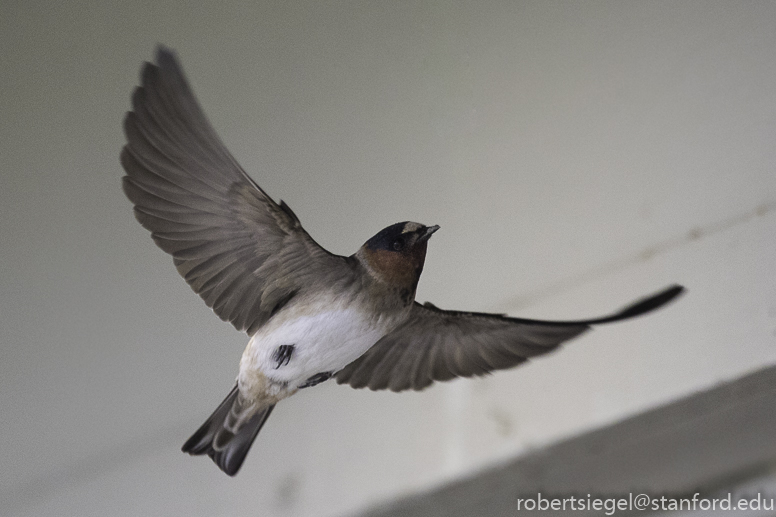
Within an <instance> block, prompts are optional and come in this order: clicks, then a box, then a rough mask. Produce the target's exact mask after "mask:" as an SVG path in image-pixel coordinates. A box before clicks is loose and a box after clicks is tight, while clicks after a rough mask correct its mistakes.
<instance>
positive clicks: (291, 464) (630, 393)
mask: <svg viewBox="0 0 776 517" xmlns="http://www.w3.org/2000/svg"><path fill="white" fill-rule="evenodd" d="M289 3H290V2H277V3H271V4H270V3H266V2H261V3H259V2H236V1H232V0H227V1H225V2H219V3H218V4H216V3H204V2H180V1H179V2H171V1H159V2H146V3H140V2H132V1H128V2H83V1H82V2H63V3H56V2H38V3H35V2H27V3H23V2H6V3H4V4H3V7H2V16H0V47H1V48H2V49H3V51H2V53H1V54H2V58H0V70H2V72H1V73H0V92H2V95H0V174H1V175H2V176H0V178H1V179H0V182H2V183H1V184H0V185H1V186H2V188H0V203H1V204H0V206H1V207H2V217H0V242H2V245H1V246H0V289H2V293H3V297H2V300H0V315H2V325H0V415H1V417H0V436H2V437H3V440H2V445H1V446H0V465H2V472H3V475H2V476H0V514H3V515H14V516H17V515H18V516H61V515H72V516H79V517H80V516H91V515H94V516H104V515H111V516H124V515H127V516H129V515H144V516H145V515H187V516H191V515H203V516H204V515H207V516H217V515H263V516H286V515H293V516H313V515H315V516H316V517H325V516H334V515H339V514H342V513H345V512H351V511H356V510H358V509H359V508H361V507H363V506H364V505H365V504H367V503H370V502H375V501H380V500H387V499H390V498H392V497H394V496H396V495H398V494H402V493H406V492H407V491H412V490H417V489H420V488H422V487H427V486H431V485H433V484H435V483H439V482H441V481H442V480H443V479H449V478H451V477H456V476H459V475H462V474H465V473H467V472H471V471H473V469H476V468H478V467H481V466H483V465H486V464H489V463H491V462H496V461H499V460H502V459H505V458H509V457H513V456H514V455H517V454H519V453H521V452H523V451H526V450H528V449H530V448H534V447H537V446H541V445H543V444H546V443H550V442H552V441H553V440H557V439H559V438H561V437H564V436H571V435H574V434H576V433H578V432H580V431H582V430H586V429H590V428H593V427H596V426H600V425H604V424H606V423H610V422H613V421H616V420H618V419H620V418H623V417H625V416H627V415H632V414H635V413H638V412H639V411H642V410H644V409H646V408H649V407H653V406H655V405H657V404H660V403H663V402H666V401H669V400H673V399H676V398H678V397H681V396H683V395H686V394H687V393H690V392H693V391H696V390H699V389H701V388H704V387H708V386H710V385H713V384H715V383H717V382H719V381H720V380H723V379H731V378H735V377H737V376H739V375H741V374H743V373H745V372H748V371H751V370H753V369H756V368H758V367H761V366H764V365H769V364H774V363H776V330H775V327H776V275H774V274H773V268H774V264H776V238H774V237H776V172H775V171H774V165H775V164H776V145H774V142H775V141H776V88H774V84H776V61H775V60H774V55H776V31H774V30H773V26H774V23H776V4H774V3H773V2H763V3H757V2H746V3H743V2H717V3H715V2H567V3H555V2H548V1H538V2H506V1H505V2H455V3H453V2H423V3H421V2H417V3H409V2H314V1H313V2H305V3H294V6H293V7H292V6H289V5H288V4H289ZM157 42H162V43H165V44H167V45H170V46H172V47H173V48H175V49H177V50H178V52H179V54H180V56H181V58H182V60H183V63H184V66H185V69H186V71H187V73H188V75H189V78H190V80H191V82H192V83H193V86H194V88H195V91H196V93H197V94H198V96H199V98H200V101H201V102H202V104H203V105H204V107H205V110H206V112H207V113H208V114H209V116H210V117H211V120H212V122H213V123H214V125H215V126H216V128H217V130H218V131H219V132H220V134H221V136H222V138H223V139H224V141H225V142H226V143H227V145H228V147H229V148H230V149H231V150H232V151H233V153H234V154H235V156H236V157H237V158H238V160H239V161H240V162H241V163H242V165H243V166H244V167H245V169H246V170H248V171H249V172H250V173H251V174H252V175H253V177H254V178H255V179H256V180H257V181H258V182H259V183H260V184H261V185H262V186H263V187H264V188H265V189H266V190H267V191H268V192H269V193H270V194H272V195H273V196H275V197H276V198H282V199H284V200H286V201H287V202H288V203H289V205H290V206H291V207H292V208H293V209H294V210H295V212H296V213H297V214H298V215H299V217H300V218H301V219H302V221H303V223H304V224H305V226H306V227H307V229H308V230H309V231H310V233H311V234H313V235H314V236H315V237H316V238H317V239H318V240H319V242H321V244H323V245H324V246H326V247H327V248H329V249H331V250H332V251H334V252H337V253H342V254H350V253H352V252H353V251H355V249H356V248H357V247H358V246H359V245H360V244H361V243H362V242H363V241H365V240H366V239H367V238H369V237H370V236H371V235H372V234H374V233H375V232H376V231H377V230H379V229H381V228H382V227H384V226H386V225H388V224H391V223H394V222H397V221H403V220H407V219H410V220H417V221H421V222H424V223H427V224H439V225H441V226H442V230H441V231H440V232H439V233H437V234H436V235H435V236H434V238H433V239H432V241H431V247H430V250H429V254H428V258H427V263H426V271H425V272H424V274H423V279H422V280H421V284H420V288H419V293H418V298H419V299H420V300H421V301H424V300H431V301H433V302H434V303H436V304H438V305H440V306H442V307H444V308H461V309H471V310H488V311H505V312H509V313H510V314H516V315H523V316H531V317H543V318H577V317H585V316H593V315H597V314H598V313H603V312H607V311H610V310H612V309H615V308H618V307H619V306H621V305H622V304H624V303H627V302H629V301H630V300H631V299H633V298H636V297H639V296H641V295H644V294H647V293H649V292H651V291H652V290H655V289H657V288H660V287H662V286H663V285H665V284H668V283H671V282H681V283H684V284H685V285H687V286H688V288H689V294H688V295H687V296H686V297H685V298H683V299H682V300H681V301H680V302H679V303H677V304H675V305H673V306H671V307H670V308H668V309H666V310H664V311H662V312H660V313H658V314H654V315H652V316H650V317H646V318H643V319H640V320H637V321H632V322H628V323H623V324H619V325H613V326H611V327H606V328H601V329H599V330H597V331H596V332H593V333H590V334H588V335H586V336H585V337H584V338H581V339H579V340H577V341H575V342H573V343H572V344H569V346H567V347H565V348H564V349H563V350H562V351H560V352H559V353H557V354H554V355H552V356H550V357H547V358H546V359H542V360H539V361H536V362H535V363H533V364H530V365H528V366H525V367H522V368H518V369H516V370H514V371H509V372H501V373H498V374H497V375H494V376H492V377H490V378H487V379H482V380H476V381H462V382H460V381H459V382H453V383H448V384H444V385H439V386H436V387H433V388H431V389H428V390H426V391H424V392H422V393H418V394H414V393H413V394H402V395H395V394H390V393H389V394H386V393H370V392H363V391H354V390H351V389H349V388H346V387H342V386H337V385H334V384H332V383H327V384H324V385H321V386H320V387H319V388H317V389H315V390H309V391H308V392H307V393H302V394H300V395H299V396H297V397H294V398H292V399H290V400H288V401H286V402H284V403H283V404H282V405H281V406H279V407H278V408H277V410H276V411H275V412H274V413H273V415H272V418H271V419H270V421H269V422H268V424H267V426H266V428H265V429H264V430H263V431H262V434H261V436H260V437H259V440H258V441H257V443H256V445H255V446H254V450H253V451H252V452H251V454H250V455H249V457H248V460H247V462H246V464H245V466H244V468H243V470H242V472H241V473H240V475H239V476H238V477H237V478H235V479H229V478H227V477H226V476H224V475H223V474H222V473H221V472H220V471H218V470H217V469H216V468H215V467H214V466H213V465H212V464H211V463H210V462H209V461H206V460H204V459H201V458H197V459H192V458H189V457H188V456H185V455H183V454H182V453H180V451H179V447H180V445H181V444H182V443H183V441H184V440H185V439H186V438H187V437H188V436H189V434H190V433H191V432H192V431H193V430H195V429H196V427H197V426H198V425H199V424H200V423H201V422H202V421H203V419H204V418H205V417H206V416H207V415H208V414H209V413H210V411H211V410H212V409H213V408H214V407H215V405H216V404H217V403H218V402H219V401H220V400H221V398H222V397H223V395H225V393H226V392H227V391H228V389H229V387H230V386H231V382H232V380H233V378H234V376H235V374H236V368H237V361H238V360H239V356H240V353H241V351H242V348H243V346H244V345H245V342H246V337H245V336H243V335H240V334H239V333H237V332H235V331H234V330H233V329H232V328H231V327H230V326H229V325H227V324H225V323H222V322H221V321H220V320H218V318H216V317H215V316H214V315H213V314H212V313H211V312H210V310H209V309H207V308H206V307H205V306H204V304H203V303H202V302H201V300H200V299H199V298H198V297H197V296H196V295H194V294H193V293H192V292H191V291H190V290H189V288H188V287H187V286H186V284H185V283H184V282H183V281H182V280H181V279H180V278H179V277H178V275H177V273H176V272H175V270H174V268H173V267H172V264H171V261H170V259H169V257H167V256H165V254H164V253H162V252H161V251H160V250H158V249H157V248H156V247H155V246H154V245H153V243H152V242H151V239H150V238H149V236H148V235H147V234H146V232H145V231H144V230H143V229H142V228H141V227H140V226H139V225H138V224H137V223H136V222H135V221H134V219H133V217H132V214H131V209H130V204H129V202H128V201H127V200H126V199H125V198H124V196H123V194H122V193H121V190H120V181H119V178H120V176H121V175H122V171H121V169H120V166H119V164H118V152H119V149H120V147H121V145H122V139H123V137H122V134H121V120H122V117H123V114H124V112H125V111H126V110H127V109H128V107H129V96H130V93H131V91H132V88H133V87H134V85H135V84H137V80H138V70H139V67H140V64H141V62H142V61H143V60H144V59H150V58H151V56H152V53H153V48H154V45H155V44H156V43H157Z"/></svg>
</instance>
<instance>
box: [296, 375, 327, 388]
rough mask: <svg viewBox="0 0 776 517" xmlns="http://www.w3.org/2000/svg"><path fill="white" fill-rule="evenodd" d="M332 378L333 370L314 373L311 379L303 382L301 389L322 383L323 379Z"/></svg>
mask: <svg viewBox="0 0 776 517" xmlns="http://www.w3.org/2000/svg"><path fill="white" fill-rule="evenodd" d="M330 378H331V372H321V373H316V374H315V375H313V376H312V377H310V378H309V379H307V380H306V381H305V382H304V384H302V385H301V386H299V389H302V388H310V387H312V386H315V385H316V384H320V383H322V382H323V381H327V380H329V379H330Z"/></svg>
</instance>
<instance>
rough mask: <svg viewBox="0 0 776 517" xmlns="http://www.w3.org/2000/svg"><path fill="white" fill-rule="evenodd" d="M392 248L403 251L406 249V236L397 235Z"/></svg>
mask: <svg viewBox="0 0 776 517" xmlns="http://www.w3.org/2000/svg"><path fill="white" fill-rule="evenodd" d="M391 248H393V249H394V251H401V250H403V249H404V237H396V238H395V239H394V240H393V242H392V243H391Z"/></svg>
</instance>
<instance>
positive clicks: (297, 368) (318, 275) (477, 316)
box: [121, 48, 682, 475]
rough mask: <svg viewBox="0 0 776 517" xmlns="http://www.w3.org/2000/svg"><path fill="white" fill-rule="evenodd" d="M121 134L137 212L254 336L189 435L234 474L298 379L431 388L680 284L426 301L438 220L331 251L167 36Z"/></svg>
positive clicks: (215, 303)
mask: <svg viewBox="0 0 776 517" xmlns="http://www.w3.org/2000/svg"><path fill="white" fill-rule="evenodd" d="M124 131H125V134H126V138H127V144H126V145H125V146H124V148H123V150H122V152H121V164H122V166H123V167H124V170H125V171H126V176H124V178H123V187H124V192H125V193H126V195H127V197H129V199H130V200H131V201H132V203H133V204H134V213H135V216H136V217H137V220H138V221H139V222H140V224H141V225H143V226H144V227H145V228H146V229H148V230H149V231H150V232H151V237H152V238H153V240H154V242H156V244H157V245H158V246H159V247H160V248H162V249H163V250H164V251H166V252H167V253H169V254H171V255H172V257H173V262H174V264H175V267H176V268H177V269H178V272H179V273H180V274H181V275H182V276H183V277H184V278H185V279H186V282H188V284H189V285H190V286H191V288H192V289H193V290H194V291H195V292H196V293H197V294H199V295H200V296H201V297H202V298H203V299H204V300H205V303H206V304H207V305H208V307H211V308H212V309H213V312H215V313H216V315H217V316H219V317H220V318H221V319H223V320H225V321H228V322H230V323H231V324H232V325H234V327H235V328H237V329H238V330H241V331H245V332H247V334H248V335H249V336H250V341H249V342H248V345H247V347H246V348H245V352H244V353H243V355H242V358H241V360H240V368H239V373H238V375H237V382H236V384H235V386H234V388H233V389H232V391H231V392H230V393H229V395H227V397H226V399H224V401H223V402H222V403H221V405H220V406H218V408H217V409H216V410H215V412H213V414H212V415H211V416H210V418H208V419H207V421H206V422H205V423H204V424H203V425H202V426H201V427H200V428H199V430H197V431H196V432H195V433H194V434H193V435H192V436H191V438H190V439H189V440H188V441H187V442H186V443H185V444H184V445H183V451H184V452H188V453H190V454H192V455H199V454H207V455H208V456H210V457H211V458H212V459H213V461H214V462H215V463H216V464H217V465H218V466H219V467H220V468H221V469H222V470H223V471H224V472H226V473H227V474H229V475H234V474H236V473H237V471H238V470H239V468H240V466H241V465H242V463H243V460H244V459H245V456H246V454H247V453H248V449H249V448H250V446H251V444H252V443H253V441H254V439H255V438H256V435H257V434H258V432H259V430H260V429H261V427H262V426H263V425H264V422H265V421H266V420H267V417H268V416H269V414H270V412H271V411H272V409H273V408H274V407H275V404H277V403H278V402H280V401H281V400H283V399H284V398H286V397H288V396H290V395H293V394H294V393H296V392H297V391H298V390H300V389H304V388H308V387H312V386H315V385H316V384H318V383H320V382H324V381H326V380H327V379H329V378H332V377H333V378H335V379H336V380H337V382H338V383H340V384H350V385H351V386H353V387H354V388H363V387H368V388H370V389H372V390H383V389H389V390H393V391H402V390H410V389H412V390H420V389H423V388H425V387H427V386H428V385H430V384H431V383H432V382H434V381H444V380H448V379H452V378H454V377H471V376H479V375H485V374H487V373H489V372H491V371H493V370H498V369H502V368H511V367H513V366H515V365H518V364H520V363H522V362H524V361H526V359H528V358H529V357H533V356H536V355H540V354H544V353H547V352H549V351H551V350H553V349H555V348H556V347H557V346H558V345H559V344H560V343H562V342H564V341H567V340H569V339H571V338H573V337H576V336H578V335H580V334H581V333H583V332H585V331H586V330H587V329H589V328H590V326H591V325H595V324H600V323H609V322H613V321H619V320H623V319H626V318H631V317H634V316H638V315H640V314H644V313H646V312H649V311H651V310H653V309H656V308H657V307H660V306H661V305H663V304H665V303H667V302H668V301H670V300H671V299H673V298H675V297H676V296H677V295H678V294H679V293H680V292H681V291H682V287H680V286H672V287H669V288H668V289H665V290H663V291H661V292H660V293H658V294H655V295H653V296H651V297H648V298H646V299H643V300H641V301H639V302H637V303H635V304H633V305H631V306H629V307H627V308H625V309H623V310H621V311H620V312H617V313H615V314H613V315H611V316H606V317H602V318H595V319H588V320H579V321H555V322H551V321H537V320H529V319H521V318H511V317H508V316H505V315H501V314H484V313H475V312H457V311H447V310H442V309H439V308H437V307H435V306H434V305H432V304H430V303H425V304H423V305H421V304H419V303H417V302H415V289H416V287H417V285H418V279H419V278H420V274H421V272H422V271H423V264H424V262H425V257H426V246H427V245H428V240H429V238H430V237H431V236H432V235H433V234H434V232H435V231H437V230H438V229H439V227H438V226H425V225H423V224H419V223H414V222H402V223H397V224H394V225H391V226H388V227H387V228H385V229H383V230H381V231H380V232H378V233H377V234H376V235H375V236H374V237H372V238H371V239H369V240H368V241H366V243H365V244H364V245H363V246H361V248H359V250H358V251H357V252H356V253H354V254H353V255H351V256H349V257H343V256H339V255H334V254H332V253H329V252H328V251H326V250H325V249H323V248H322V247H321V246H319V245H318V244H317V243H316V242H315V241H314V240H313V239H312V237H310V235H308V233H307V232H306V231H305V230H304V228H302V225H301V223H300V222H299V218H298V217H297V216H296V215H295V214H294V212H293V211H292V210H291V208H289V206H288V205H287V204H285V203H284V202H283V201H281V202H280V203H279V204H278V203H276V202H275V201H273V199H272V198H271V197H270V196H268V195H267V193H266V192H264V190H262V189H261V187H259V185H258V184H256V183H255V182H254V181H253V180H252V179H251V178H250V176H248V174H247V173H246V172H245V171H243V169H242V168H241V167H240V165H239V164H238V163H237V162H236V161H235V159H234V158H233V157H232V155H231V154H230V153H229V151H228V150H227V149H226V147H225V146H224V144H223V143H222V142H221V140H220V139H219V138H218V136H217V135H216V133H215V131H214V130H213V128H212V127H211V125H210V123H209V122H208V120H207V119H206V118H205V115H204V113H203V112H202V110H201V108H200V106H199V104H198V103H197V101H196V99H195V97H194V95H193V93H192V91H191V89H190V87H189V85H188V83H187V81H186V79H185V77H184V75H183V71H182V69H181V66H180V64H179V63H178V61H177V59H176V57H175V55H174V54H173V53H172V52H171V51H170V50H167V49H164V48H159V49H158V51H157V56H156V64H152V63H146V64H145V66H144V67H143V69H142V73H141V86H139V87H138V88H137V89H135V91H134V94H133V96H132V111H130V112H128V113H127V115H126V118H125V120H124Z"/></svg>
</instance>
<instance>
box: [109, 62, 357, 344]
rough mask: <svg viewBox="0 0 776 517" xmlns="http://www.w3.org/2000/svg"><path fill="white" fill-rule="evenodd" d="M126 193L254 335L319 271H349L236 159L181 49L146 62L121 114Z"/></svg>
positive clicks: (229, 316) (202, 288) (204, 292)
mask: <svg viewBox="0 0 776 517" xmlns="http://www.w3.org/2000/svg"><path fill="white" fill-rule="evenodd" d="M124 132H125V134H126V138H127V144H126V146H124V148H123V150H122V152H121V164H122V165H123V167H124V170H125V171H126V174H127V175H126V176H124V178H123V182H124V183H123V184H124V192H125V193H126V195H127V197H129V199H130V200H131V201H132V203H133V204H134V205H135V216H136V217H137V220H138V221H139V222H140V224H142V225H143V226H144V227H145V228H146V229H148V230H149V231H150V232H151V236H152V237H153V239H154V242H156V244H157V245H158V246H159V247H160V248H162V249H163V250H164V251H166V252H167V253H170V254H171V255H172V256H173V261H174V263H175V267H176V268H178V272H179V273H180V274H181V275H183V277H184V278H185V279H186V282H188V284H189V285H190V286H191V288H192V289H193V290H194V291H195V292H196V293H197V294H199V295H200V296H201V297H202V298H203V299H204V300H205V303H206V304H207V305H208V306H209V307H211V308H212V309H213V311H214V312H215V313H216V314H217V315H218V316H219V317H220V318H221V319H223V320H225V321H229V322H231V323H232V325H234V326H235V327H236V328H237V329H238V330H245V331H247V332H248V333H249V334H253V333H254V332H255V331H256V330H257V329H258V328H259V327H260V326H261V325H262V324H263V323H264V322H265V321H266V320H267V319H268V318H269V317H270V315H271V314H272V313H273V311H275V310H277V309H278V308H279V307H281V306H282V305H283V304H285V303H287V302H288V301H289V300H290V299H291V298H292V297H294V296H295V295H296V294H298V293H299V292H300V291H301V290H304V289H305V286H308V285H310V283H311V279H312V278H314V277H316V276H319V274H320V273H326V272H331V271H334V270H337V269H338V268H340V269H343V270H346V269H347V266H346V262H345V258H344V257H340V256H337V255H332V254H331V253H329V252H327V251H326V250H324V249H323V248H321V247H320V246H319V245H318V244H317V243H316V242H315V241H313V239H312V238H311V237H310V236H309V235H308V234H307V232H306V231H305V230H304V229H303V228H302V225H301V224H300V222H299V219H298V218H297V217H296V215H294V213H293V212H292V211H291V209H290V208H289V207H288V205H286V204H285V203H283V202H282V201H281V202H280V204H279V205H278V204H277V203H275V201H273V200H272V198H270V197H269V196H268V195H267V194H266V193H265V192H264V191H263V190H262V189H261V188H260V187H259V186H258V185H257V184H256V183H255V182H254V181H253V180H252V179H251V178H250V177H249V176H248V175H247V174H246V173H245V172H244V171H243V169H242V168H241V167H240V165H239V164H238V163H237V162H236V161H235V159H234V158H233V157H232V155H231V154H230V153H229V151H228V150H227V149H226V147H225V146H224V144H223V143H222V142H221V140H220V139H219V138H218V135H216V133H215V131H214V130H213V128H212V127H211V126H210V123H209V122H208V120H207V118H205V115H204V113H203V112H202V109H201V108H200V107H199V104H198V103H197V101H196V99H195V97H194V94H193V93H192V91H191V88H190V87H189V85H188V83H187V81H186V79H185V77H184V75H183V71H182V69H181V67H180V64H179V63H178V61H177V59H176V57H175V55H174V54H173V53H172V52H171V51H169V50H167V49H164V48H159V49H158V51H157V56H156V64H152V63H146V65H145V67H144V68H143V70H142V74H141V85H140V86H139V87H138V88H137V89H136V90H135V92H134V95H133V97H132V111H130V112H128V113H127V116H126V118H125V120H124Z"/></svg>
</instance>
